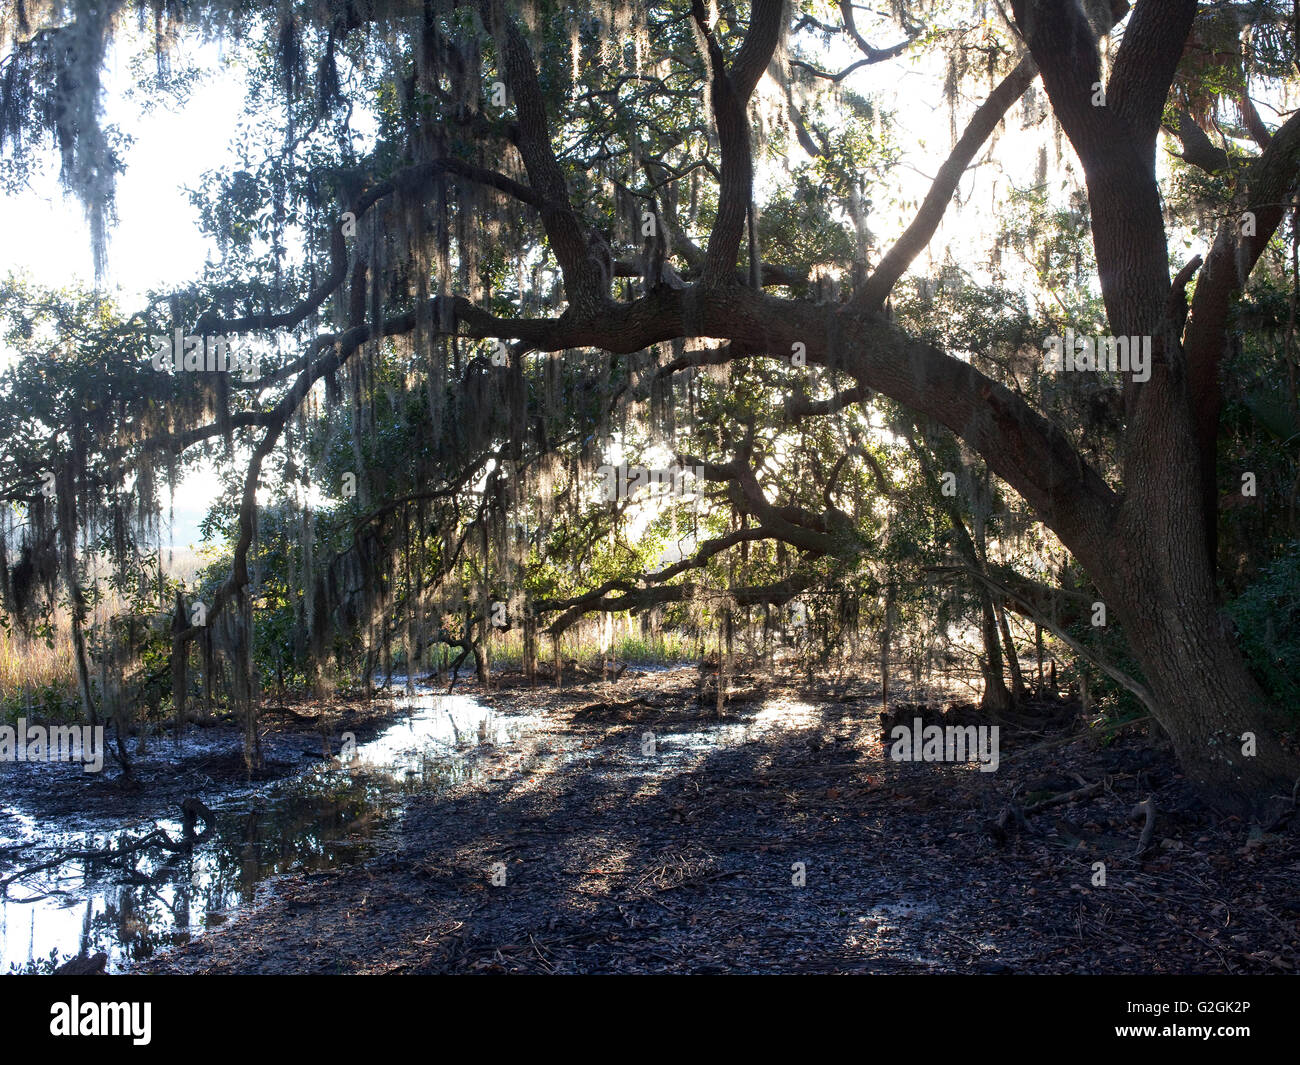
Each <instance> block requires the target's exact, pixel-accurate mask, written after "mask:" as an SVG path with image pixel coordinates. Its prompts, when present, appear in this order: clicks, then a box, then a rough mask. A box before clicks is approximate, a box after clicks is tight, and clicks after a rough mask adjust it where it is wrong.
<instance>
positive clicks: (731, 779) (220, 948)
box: [0, 669, 1300, 973]
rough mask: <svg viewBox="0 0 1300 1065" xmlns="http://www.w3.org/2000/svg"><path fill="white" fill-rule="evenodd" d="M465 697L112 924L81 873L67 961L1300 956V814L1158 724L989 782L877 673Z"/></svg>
mask: <svg viewBox="0 0 1300 1065" xmlns="http://www.w3.org/2000/svg"><path fill="white" fill-rule="evenodd" d="M705 683H707V678H706V679H705ZM457 690H458V692H461V694H458V695H456V696H453V697H451V698H447V697H442V696H435V695H433V694H431V693H425V694H422V695H421V696H420V697H419V698H417V699H416V700H415V702H414V704H413V705H412V706H411V707H410V708H409V710H410V718H411V721H412V722H413V723H410V724H406V725H404V724H402V723H401V722H398V723H396V724H393V725H391V726H389V728H388V729H387V730H386V731H380V732H378V734H377V735H376V736H375V737H374V738H373V739H371V740H369V741H368V742H367V743H363V744H361V745H360V746H359V748H358V753H359V758H358V760H357V762H356V763H355V764H348V765H345V764H343V763H341V762H337V761H331V762H327V763H322V764H321V765H318V766H316V767H315V768H313V769H311V770H309V771H307V772H303V773H300V774H298V775H296V776H294V777H292V778H286V779H284V780H281V781H279V782H275V783H272V784H271V785H269V786H268V785H265V784H263V785H256V786H255V785H249V786H248V790H247V791H246V792H245V791H238V792H224V791H223V792H221V793H220V794H219V795H218V796H217V801H216V802H212V803H209V805H211V806H212V808H213V810H214V811H215V812H216V813H217V815H218V820H219V829H218V831H217V832H216V833H214V837H213V840H212V841H210V842H205V843H203V844H200V845H198V846H196V848H195V850H194V854H193V856H182V857H181V858H180V859H176V858H172V859H170V860H171V861H172V862H173V863H174V864H176V865H177V866H178V868H177V869H176V870H175V871H174V872H170V873H168V874H167V875H166V877H164V878H163V880H162V881H160V882H157V883H155V885H154V886H153V887H151V888H149V889H147V890H145V889H143V888H141V887H139V886H137V885H134V884H132V883H130V882H129V877H128V878H127V882H123V881H122V872H121V871H120V870H119V871H118V873H117V875H118V877H119V879H118V880H117V881H116V882H111V883H110V885H109V888H108V890H107V891H106V892H105V894H103V895H99V896H95V898H96V899H100V900H101V901H99V902H94V903H93V905H92V903H91V901H90V900H89V899H88V897H87V895H86V892H85V888H84V886H81V885H78V884H77V883H75V882H74V883H71V884H64V885H63V887H64V888H66V889H67V890H68V895H67V896H66V900H67V901H68V902H69V905H68V907H67V913H68V916H67V918H66V921H67V924H68V925H69V927H72V926H73V924H74V922H76V921H78V920H79V921H81V925H80V927H81V928H82V929H85V931H82V932H81V933H79V934H80V935H81V942H76V941H75V940H76V936H75V935H73V936H72V942H71V945H70V946H69V947H68V950H69V951H71V950H75V949H86V948H89V949H99V950H106V949H108V948H109V947H111V946H112V944H113V943H114V942H115V940H114V936H116V937H117V939H116V942H117V944H118V946H117V948H116V954H114V956H113V965H114V968H115V969H116V970H119V971H128V972H158V973H162V972H172V973H181V972H186V973H239V972H263V973H273V972H294V973H297V972H312V973H335V972H345V973H421V972H542V973H548V972H571V973H577V972H844V973H892V972H992V973H998V972H1022V973H1028V972H1042V973H1057V972H1134V973H1137V972H1293V971H1295V968H1296V966H1297V964H1300V926H1298V924H1297V921H1298V919H1300V902H1298V900H1297V892H1296V886H1297V883H1300V841H1298V839H1297V835H1296V829H1295V825H1294V821H1295V819H1294V818H1288V819H1283V820H1281V821H1279V822H1278V823H1276V824H1270V825H1266V826H1261V825H1258V824H1256V825H1250V824H1247V823H1245V822H1243V821H1240V820H1237V819H1234V818H1225V817H1222V816H1220V815H1218V814H1216V813H1215V812H1214V811H1212V810H1210V809H1208V808H1206V807H1204V806H1202V805H1201V804H1200V803H1199V802H1198V801H1197V800H1196V798H1195V796H1194V794H1193V793H1192V790H1191V789H1190V788H1189V787H1188V785H1187V783H1186V782H1185V781H1184V780H1183V778H1182V777H1181V776H1180V774H1179V772H1178V770H1177V767H1176V764H1175V763H1174V761H1173V759H1172V757H1171V755H1170V753H1169V752H1168V751H1167V750H1166V749H1165V748H1164V747H1163V746H1162V745H1161V742H1160V741H1159V739H1158V738H1156V737H1153V736H1150V735H1147V734H1146V729H1145V725H1143V724H1142V723H1137V724H1135V725H1133V726H1129V727H1124V728H1119V729H1108V728H1104V727H1102V726H1103V725H1104V723H1103V722H1100V721H1082V720H1080V719H1079V717H1078V713H1077V710H1078V708H1077V706H1071V705H1070V704H1068V703H1066V702H1064V701H1063V700H1060V699H1044V700H1041V701H1040V702H1037V703H1034V704H1031V705H1029V706H1026V707H1024V708H1022V710H1021V712H1020V713H1018V714H1017V715H1015V716H1014V717H1013V718H1008V719H1004V720H1003V721H1002V723H1001V725H1000V729H1001V752H1000V753H1001V760H1000V763H999V766H998V769H997V771H996V772H987V773H982V772H979V771H978V766H977V765H976V764H975V763H968V764H962V765H953V764H943V763H932V762H924V761H922V762H900V761H895V760H894V759H892V758H890V757H889V750H890V748H889V744H888V743H887V742H885V736H884V734H883V732H882V721H881V715H880V713H879V710H880V707H879V693H878V691H877V690H874V689H873V687H872V685H871V684H869V683H860V684H859V683H854V682H849V683H839V684H832V683H829V682H825V683H817V682H814V683H810V684H809V683H805V684H800V685H784V684H782V683H780V682H778V681H776V680H774V679H772V678H770V677H764V676H753V677H744V676H740V677H736V678H734V680H733V690H732V691H731V692H730V694H729V699H728V701H727V705H726V706H725V707H724V709H723V711H722V713H721V714H720V715H719V714H718V712H717V709H716V707H717V701H716V698H715V697H714V696H713V695H712V694H710V693H709V692H708V691H707V690H704V691H702V690H701V677H700V674H699V673H698V672H697V671H696V670H693V669H681V670H673V671H653V672H652V671H636V670H628V671H627V673H626V674H624V675H623V676H622V677H621V678H620V679H619V680H618V682H617V683H600V682H595V681H591V682H587V683H583V684H580V685H578V686H574V687H565V688H561V689H556V688H554V687H537V688H534V687H530V686H527V685H525V684H523V682H522V679H520V678H510V677H505V678H503V679H502V682H500V683H498V684H494V685H493V687H492V689H491V690H490V691H482V690H478V689H475V688H473V687H470V688H466V689H464V690H463V692H462V690H461V689H460V688H458V689H457ZM891 710H892V712H893V714H892V716H893V718H894V719H896V720H900V721H906V720H913V719H914V717H913V715H916V716H922V717H924V719H925V721H926V722H927V723H929V722H932V721H933V722H960V723H966V722H974V721H978V720H982V718H980V717H979V715H978V713H977V712H976V711H975V710H974V708H972V707H969V706H952V707H949V708H948V709H947V710H946V711H945V712H942V713H940V712H939V711H938V710H937V709H929V710H920V709H917V708H915V707H909V706H900V705H894V706H892V707H891ZM449 713H450V717H449ZM435 720H439V721H445V720H450V721H451V722H452V725H451V727H450V729H449V730H448V731H444V732H443V733H441V734H440V735H437V736H435V735H433V734H432V731H431V730H433V729H434V725H433V724H432V722H433V721H435ZM892 723H893V722H892V721H891V722H886V723H885V724H892ZM403 728H405V729H406V730H407V731H406V733H405V734H403V733H402V731H401V730H402V729H403ZM403 735H405V739H403V738H401V737H402V736H403ZM219 790H220V789H219ZM1148 800H1149V802H1150V805H1151V808H1153V809H1154V810H1155V811H1156V816H1155V821H1154V828H1153V830H1152V832H1151V833H1150V834H1149V836H1148V837H1147V838H1146V840H1145V843H1143V839H1142V835H1143V833H1142V830H1143V828H1144V823H1143V822H1142V821H1141V820H1138V821H1135V820H1133V819H1132V815H1133V811H1134V807H1135V806H1136V805H1137V804H1139V803H1143V802H1147V801H1148ZM205 801H207V800H205ZM1139 844H1143V845H1142V847H1141V850H1140V852H1139V849H1138V848H1139ZM1099 865H1100V866H1101V867H1103V868H1104V874H1105V878H1104V883H1102V882H1099V880H1098V868H1099ZM65 873H66V871H65ZM143 873H144V874H145V875H147V874H148V870H147V869H146V870H143ZM196 873H197V876H198V882H199V884H200V886H199V887H197V888H196V887H193V884H194V879H193V878H194V876H195V874H196ZM0 875H2V874H0ZM186 878H188V879H186ZM158 883H162V884H164V886H161V887H160V886H158ZM183 883H188V884H190V885H191V887H190V888H188V889H186V888H183V887H182V886H181V885H182V884H183ZM141 891H144V892H145V893H144V894H140V892H141ZM114 892H116V894H114ZM124 893H125V894H124ZM123 898H128V899H129V900H130V906H131V907H135V909H134V910H133V911H132V914H131V916H132V919H134V920H135V921H137V923H138V927H139V928H140V929H142V930H144V931H141V932H139V934H137V935H136V936H135V937H134V938H132V937H130V936H124V935H123V934H122V932H121V931H120V929H122V928H124V927H126V924H125V923H124V914H125V912H126V909H127V907H126V906H125V905H124V904H123V903H122V901H121V900H122V899H123ZM73 900H75V901H73ZM28 905H30V904H28ZM110 908H111V909H112V916H111V917H110V916H109V914H110ZM87 914H89V917H87V916H86V915H87ZM42 920H43V919H38V920H37V921H36V926H37V927H40V926H41V924H42ZM6 921H7V925H6V929H5V936H6V943H8V942H9V941H10V939H11V938H12V937H13V936H14V932H13V928H14V925H13V918H12V917H6ZM216 926H219V927H216ZM204 931H207V932H208V934H199V933H202V932H204ZM96 937H98V938H96ZM14 941H15V942H18V943H20V944H21V942H22V940H21V938H18V939H16V940H14ZM42 945H43V944H42ZM7 949H8V948H7ZM11 956H12V954H11Z"/></svg>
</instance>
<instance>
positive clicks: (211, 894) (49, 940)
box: [0, 694, 528, 972]
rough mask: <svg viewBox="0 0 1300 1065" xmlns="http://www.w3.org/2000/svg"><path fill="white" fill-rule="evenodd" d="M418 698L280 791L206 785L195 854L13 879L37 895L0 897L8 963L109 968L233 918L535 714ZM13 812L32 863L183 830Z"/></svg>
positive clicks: (333, 862) (354, 849)
mask: <svg viewBox="0 0 1300 1065" xmlns="http://www.w3.org/2000/svg"><path fill="white" fill-rule="evenodd" d="M408 709H409V713H407V714H404V715H403V717H402V719H401V720H400V721H399V722H397V723H396V724H394V725H392V726H390V727H389V728H388V729H387V730H386V731H385V732H384V733H383V734H381V735H380V736H379V737H377V738H376V739H374V740H373V741H371V742H369V743H366V744H362V745H360V746H358V747H357V748H356V749H355V753H354V757H353V758H352V759H351V760H350V761H348V762H347V763H346V764H344V763H342V762H340V760H339V759H337V758H335V759H333V760H331V761H330V762H327V763H323V764H321V765H319V766H317V767H316V768H314V769H312V770H311V771H309V772H307V773H305V774H303V775H301V776H298V777H294V778H292V779H289V780H285V781H280V782H278V783H277V784H275V785H272V786H271V787H270V788H262V789H259V790H254V789H252V788H242V789H235V790H231V791H227V792H225V793H224V794H223V795H222V796H220V797H218V798H217V799H215V800H214V799H213V798H212V797H211V796H204V798H205V801H206V802H207V803H208V805H209V806H211V807H212V808H213V812H214V813H215V814H216V826H215V829H214V831H213V832H212V833H211V834H210V836H209V837H208V838H207V839H206V841H205V842H203V843H200V844H199V845H197V846H196V847H195V848H194V850H193V851H192V852H190V853H178V854H171V853H167V852H160V851H159V850H157V849H156V848H154V849H150V850H147V851H137V852H135V853H132V854H128V855H126V856H124V857H122V858H119V859H118V860H117V861H116V862H114V863H113V864H112V865H111V866H110V865H106V864H104V863H102V862H101V863H93V864H92V863H86V862H80V861H70V862H67V863H64V864H63V865H62V866H60V867H58V868H57V869H54V870H50V871H49V872H45V873H40V874H36V875H34V876H32V877H29V878H27V879H25V880H24V881H22V883H21V884H20V885H14V886H13V887H11V889H10V895H11V897H12V899H18V898H29V899H32V900H33V901H28V902H17V901H12V899H11V900H9V901H0V972H6V971H9V970H10V969H11V968H15V967H17V968H21V969H38V970H39V969H40V968H42V967H46V968H48V967H52V965H53V963H54V962H55V961H56V960H57V961H62V960H66V959H67V958H68V957H70V956H73V955H75V954H78V953H80V952H86V953H95V952H96V951H101V950H102V951H105V952H106V953H107V954H108V956H109V966H110V968H111V969H122V968H125V967H127V966H129V965H130V963H131V962H133V961H139V960H143V959H145V958H148V957H150V956H152V955H153V954H155V953H156V952H157V951H159V950H161V949H163V948H166V947H169V946H173V945H176V944H180V943H185V942H187V941H188V940H189V939H190V938H191V937H193V936H196V935H199V934H201V933H202V932H203V931H204V930H205V929H207V928H211V927H215V926H217V925H220V924H223V923H225V922H226V921H227V920H229V919H230V917H231V916H232V914H233V913H234V912H235V911H237V910H238V909H240V908H241V907H244V906H247V905H248V904H249V903H250V902H251V901H252V900H253V897H254V894H255V892H256V889H257V886H258V884H259V883H261V882H262V881H263V880H265V879H266V878H268V877H270V876H273V875H275V874H277V873H283V872H288V871H310V870H317V869H326V868H331V867H333V866H337V865H341V864H346V863H350V862H354V861H356V860H358V859H361V858H365V857H366V856H368V855H370V854H372V853H374V852H375V850H376V849H377V848H378V847H380V846H381V844H382V843H383V840H384V838H385V834H386V833H388V832H391V831H394V830H395V829H396V828H397V824H398V818H399V815H400V812H401V807H402V804H401V799H402V798H403V797H405V796H406V795H410V794H413V793H417V792H428V791H431V790H439V789H443V788H446V787H448V786H450V785H452V784H456V783H459V782H461V781H463V780H465V779H467V777H468V776H469V775H470V774H471V773H472V772H473V771H474V770H473V761H472V760H470V759H467V758H466V754H467V752H468V751H470V750H472V749H473V748H474V747H475V746H477V745H480V744H484V743H494V744H497V745H504V744H508V743H512V742H514V740H515V739H517V737H518V734H519V731H520V730H521V729H522V728H523V727H525V726H526V724H527V722H528V719H527V718H525V717H512V718H510V719H509V720H508V721H506V722H503V721H499V720H498V719H497V717H496V715H495V714H494V713H493V712H492V711H491V710H490V709H488V708H487V707H484V706H481V705H479V704H478V703H477V702H475V701H474V700H473V699H472V698H469V697H467V696H462V695H455V696H443V695H434V694H420V695H417V696H416V697H415V698H414V699H412V700H410V701H409V703H408ZM11 812H12V813H14V814H15V820H16V821H17V823H18V825H19V832H18V834H17V835H14V834H13V832H12V830H11V832H10V833H9V837H10V838H0V846H3V845H6V844H12V843H14V842H18V841H31V840H33V839H35V840H37V841H38V842H37V844H36V845H35V846H34V847H28V848H24V851H23V853H22V854H21V856H19V857H16V858H15V865H19V866H24V867H25V866H30V865H33V864H36V863H38V862H40V861H43V860H47V859H48V858H50V857H52V856H53V855H55V854H58V853H60V852H64V851H82V850H85V851H89V850H98V849H102V848H108V847H111V848H113V849H114V850H115V851H120V850H123V849H125V848H127V847H128V846H129V845H130V844H131V843H132V842H133V841H135V840H138V839H140V838H141V837H142V836H144V835H145V834H146V833H147V832H149V831H151V830H152V829H153V828H154V827H157V825H161V827H163V828H165V829H166V830H167V831H168V833H169V835H171V836H172V838H173V839H177V838H179V837H180V835H181V825H180V822H179V820H176V821H161V822H157V823H154V822H150V823H149V824H147V825H142V826H138V827H133V828H129V829H125V830H107V829H106V827H105V826H102V825H95V824H86V825H78V826H76V828H75V829H71V830H70V829H68V828H67V827H66V826H52V825H43V824H39V823H37V822H35V821H33V820H32V819H31V818H28V817H25V816H24V815H23V814H22V813H21V811H11Z"/></svg>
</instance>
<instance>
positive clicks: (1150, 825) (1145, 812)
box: [1128, 799, 1156, 858]
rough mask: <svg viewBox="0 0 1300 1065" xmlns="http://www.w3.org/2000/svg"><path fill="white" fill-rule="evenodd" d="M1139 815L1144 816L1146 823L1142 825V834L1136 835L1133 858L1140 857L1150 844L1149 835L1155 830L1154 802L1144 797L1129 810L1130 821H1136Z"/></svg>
mask: <svg viewBox="0 0 1300 1065" xmlns="http://www.w3.org/2000/svg"><path fill="white" fill-rule="evenodd" d="M1140 817H1145V818H1146V823H1145V824H1144V825H1143V826H1142V835H1141V836H1139V837H1138V845H1137V850H1135V851H1134V852H1133V857H1134V858H1140V857H1141V856H1142V855H1143V854H1144V853H1146V851H1147V850H1148V849H1149V848H1150V846H1151V837H1152V835H1153V834H1154V833H1155V830H1156V804H1155V803H1154V802H1152V801H1151V800H1150V799H1146V800H1144V801H1142V802H1140V803H1138V804H1137V805H1136V806H1135V807H1133V809H1132V810H1130V811H1129V814H1128V819H1129V820H1130V821H1136V820H1137V819H1138V818H1140Z"/></svg>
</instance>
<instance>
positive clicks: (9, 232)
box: [0, 48, 244, 547]
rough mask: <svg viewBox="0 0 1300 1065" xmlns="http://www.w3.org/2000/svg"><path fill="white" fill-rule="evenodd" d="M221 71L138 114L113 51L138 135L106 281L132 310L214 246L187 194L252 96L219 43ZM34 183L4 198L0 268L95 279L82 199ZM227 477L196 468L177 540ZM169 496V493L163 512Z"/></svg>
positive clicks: (115, 101) (110, 80) (119, 116)
mask: <svg viewBox="0 0 1300 1065" xmlns="http://www.w3.org/2000/svg"><path fill="white" fill-rule="evenodd" d="M211 56H212V60H211V61H212V63H213V66H214V70H217V71H219V72H218V73H216V75H215V76H209V77H208V78H206V79H205V80H204V82H203V84H202V85H201V87H200V88H198V90H197V91H196V92H195V93H194V94H193V96H192V97H191V98H190V100H189V102H188V104H187V106H186V107H185V108H184V110H183V111H174V110H169V109H167V108H165V107H157V108H155V109H154V110H152V111H151V112H150V113H149V114H147V115H141V114H139V106H138V104H137V103H135V102H134V101H130V100H123V99H122V97H121V95H120V94H121V91H122V90H123V89H125V88H127V87H128V86H129V85H130V75H129V71H127V70H126V69H125V56H124V54H123V51H122V49H119V48H114V49H112V51H111V52H110V66H109V68H108V71H107V72H106V77H105V82H106V87H107V103H108V107H107V112H108V119H109V121H111V122H114V123H116V124H117V125H119V126H120V127H121V128H122V131H123V132H124V133H127V134H129V135H131V136H132V137H133V138H134V143H133V144H132V146H131V149H130V152H129V154H128V156H127V171H126V173H125V174H124V175H123V176H122V178H121V179H120V180H119V182H118V186H117V211H118V224H117V225H116V226H115V227H114V228H113V230H112V232H111V234H110V244H109V276H108V277H107V278H106V280H105V287H106V288H107V289H108V290H109V291H110V292H113V293H114V294H115V295H116V297H117V299H118V302H119V305H120V307H121V308H123V309H124V310H125V311H126V313H128V314H129V313H130V312H131V311H133V310H135V309H136V308H137V307H140V306H142V305H143V304H144V298H145V293H146V292H147V291H148V290H149V289H151V288H169V287H173V286H179V285H183V284H184V283H186V282H188V281H192V280H194V279H196V278H198V277H199V276H200V275H201V274H202V272H203V266H204V262H205V260H206V258H207V257H208V256H209V255H213V256H214V257H215V250H214V249H213V248H212V246H211V245H210V244H209V242H208V241H207V240H206V239H205V238H204V237H203V235H202V234H201V233H200V232H199V228H198V219H197V215H196V212H195V211H194V209H193V208H192V207H191V205H190V203H189V201H188V199H187V198H186V195H185V188H186V186H191V185H196V184H197V183H198V179H199V177H200V175H201V174H202V173H203V172H204V171H205V170H208V169H211V168H214V167H219V166H221V165H222V164H223V162H224V161H225V160H226V159H227V158H228V154H227V145H228V144H229V143H230V142H231V139H232V138H233V136H234V133H235V127H236V123H237V121H238V119H239V116H240V113H241V110H242V107H243V97H244V86H243V81H242V77H241V76H240V71H239V70H238V68H235V67H233V66H231V65H228V64H222V65H221V66H220V67H217V66H216V64H218V63H219V60H218V57H217V53H216V51H215V50H211ZM56 165H57V164H56V163H54V162H51V164H50V169H49V180H47V181H44V182H41V183H40V184H39V186H38V187H37V188H35V189H29V190H28V191H26V192H24V193H22V194H20V195H13V196H7V197H4V198H2V199H0V232H3V233H4V234H5V241H4V256H3V259H2V260H0V273H8V272H9V271H10V270H17V271H25V272H26V273H28V274H30V276H31V277H32V278H33V279H34V280H35V281H36V282H37V283H38V284H44V285H50V286H61V285H67V284H72V283H81V284H85V285H90V284H92V283H93V278H94V262H93V259H92V255H91V245H90V235H89V229H88V227H87V225H86V221H85V216H84V214H83V213H82V210H81V207H80V205H79V204H78V203H77V202H76V201H75V200H72V199H69V198H65V197H64V196H63V194H62V192H61V190H60V189H59V187H58V184H57V182H56V181H55V180H54V176H55V174H56V173H57V171H56V169H55V167H56ZM217 488H218V480H217V477H216V474H215V473H214V472H213V471H211V470H202V471H198V472H196V473H194V474H192V475H191V476H190V477H188V478H187V479H186V480H185V481H184V482H183V483H182V484H181V485H180V486H179V487H178V490H177V493H176V499H175V500H172V501H170V502H171V503H172V510H173V513H174V524H173V526H172V536H171V542H172V544H174V545H175V546H177V547H186V546H190V545H197V544H198V542H199V533H198V524H199V522H200V521H202V520H203V518H204V517H205V516H206V514H207V509H208V504H209V502H210V501H211V499H212V498H213V497H214V495H215V494H216V491H217ZM168 502H169V501H168V500H167V499H166V497H165V496H164V500H163V503H164V515H165V514H166V512H167V504H168Z"/></svg>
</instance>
